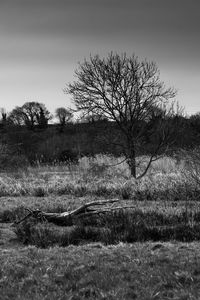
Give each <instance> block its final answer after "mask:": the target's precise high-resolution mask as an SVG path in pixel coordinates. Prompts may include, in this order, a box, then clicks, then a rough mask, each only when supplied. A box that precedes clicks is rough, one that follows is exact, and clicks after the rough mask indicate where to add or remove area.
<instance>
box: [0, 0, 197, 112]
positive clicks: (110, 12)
mask: <svg viewBox="0 0 200 300" xmlns="http://www.w3.org/2000/svg"><path fill="white" fill-rule="evenodd" d="M110 51H114V52H117V53H119V54H121V53H124V52H126V53H127V54H128V55H132V54H133V53H134V54H135V55H136V56H138V57H139V59H141V60H143V59H145V58H146V59H147V60H149V61H155V62H156V64H157V66H158V68H159V70H160V78H161V80H163V81H164V82H165V84H166V86H167V87H168V86H172V87H174V88H175V89H177V92H178V93H177V97H176V100H177V101H178V102H179V104H180V105H181V106H183V107H185V112H186V113H187V114H194V113H197V112H199V111H200V97H199V87H200V1H199V0H167V1H166V0H123V1H122V0H0V107H4V108H5V109H6V110H7V111H8V112H9V111H11V110H12V109H13V108H14V107H15V106H21V105H23V104H24V103H25V102H27V101H37V102H42V103H44V104H45V105H46V107H47V108H48V109H49V110H50V111H51V112H52V113H54V111H55V109H56V108H57V107H69V106H71V97H70V96H69V95H66V94H64V92H63V89H64V88H65V85H66V84H67V83H69V82H72V81H73V80H74V71H75V69H76V68H77V67H78V63H79V62H82V61H83V60H84V59H85V58H86V59H87V58H88V57H89V56H90V55H95V54H99V55H100V56H101V57H105V56H107V54H108V53H109V52H110Z"/></svg>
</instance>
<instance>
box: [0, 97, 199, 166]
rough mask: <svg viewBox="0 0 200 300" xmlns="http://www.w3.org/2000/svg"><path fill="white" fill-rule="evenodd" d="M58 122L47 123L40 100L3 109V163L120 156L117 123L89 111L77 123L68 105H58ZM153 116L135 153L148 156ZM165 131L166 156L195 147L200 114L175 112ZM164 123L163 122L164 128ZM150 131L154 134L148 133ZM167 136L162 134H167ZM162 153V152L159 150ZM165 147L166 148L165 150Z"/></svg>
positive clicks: (121, 140) (120, 146)
mask: <svg viewBox="0 0 200 300" xmlns="http://www.w3.org/2000/svg"><path fill="white" fill-rule="evenodd" d="M55 117H56V118H57V123H55V124H49V121H50V120H51V119H52V118H53V115H52V114H51V113H50V112H49V111H48V110H47V108H46V107H45V105H44V104H42V103H38V102H26V103H25V104H24V105H23V106H21V107H16V108H15V109H13V110H12V111H11V112H10V113H6V112H5V110H3V109H2V111H1V121H0V124H1V125H0V134H1V149H0V151H1V162H0V163H1V166H2V168H3V167H4V165H6V164H10V165H13V167H14V166H15V165H18V164H22V165H25V164H26V163H27V164H36V163H38V162H40V163H47V162H48V163H54V162H65V161H68V160H76V159H78V157H80V156H83V155H95V154H97V153H110V154H113V155H117V156H118V155H123V151H124V150H123V135H122V134H121V132H120V130H119V129H118V126H117V124H116V123H115V122H110V121H108V120H107V119H105V118H99V117H97V116H92V115H90V116H89V117H88V116H87V117H85V118H82V120H81V122H80V121H75V120H74V121H73V122H72V119H73V113H72V111H70V110H69V109H65V108H57V109H56V111H55ZM157 119H158V116H154V117H152V119H151V120H150V121H148V122H147V124H143V123H142V122H141V124H139V125H138V126H140V127H142V128H145V134H144V139H145V141H143V145H144V142H145V147H143V148H142V149H140V148H139V147H138V149H139V150H138V151H139V153H137V154H149V153H150V152H151V147H152V145H153V143H154V140H155V139H156V135H157V131H156V130H155V128H156V122H157ZM165 122H166V123H167V128H168V131H169V132H170V135H169V136H168V145H169V147H168V149H167V152H168V153H167V154H168V155H172V154H173V153H175V152H177V151H178V150H179V149H183V148H187V149H188V148H194V147H196V146H199V144H200V114H195V115H192V116H190V117H186V116H181V115H180V114H179V115H174V116H171V117H169V118H168V119H166V120H165ZM165 127H166V126H165ZM152 131H153V132H154V131H155V134H154V135H152ZM165 134H166V132H165ZM161 151H162V150H161ZM165 151H166V149H165Z"/></svg>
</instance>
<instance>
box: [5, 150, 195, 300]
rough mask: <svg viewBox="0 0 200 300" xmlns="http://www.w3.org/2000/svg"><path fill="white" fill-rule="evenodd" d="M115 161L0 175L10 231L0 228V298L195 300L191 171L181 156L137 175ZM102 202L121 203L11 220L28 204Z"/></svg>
mask: <svg viewBox="0 0 200 300" xmlns="http://www.w3.org/2000/svg"><path fill="white" fill-rule="evenodd" d="M146 159H147V157H140V158H139V159H138V161H137V163H138V169H139V172H140V171H142V168H143V164H144V162H145V160H146ZM121 161H123V158H115V157H113V156H109V155H97V156H95V157H93V158H92V157H83V158H81V159H80V160H79V162H78V163H77V164H74V163H70V164H69V163H68V164H58V163H55V164H54V165H42V164H39V163H38V165H37V166H36V167H27V168H24V169H21V170H16V172H13V171H12V172H5V173H1V174H0V197H1V198H0V201H1V207H0V222H1V223H0V224H4V226H7V229H8V232H11V231H12V232H14V233H15V238H14V239H13V236H12V239H13V242H12V240H11V241H9V242H7V240H5V233H4V234H3V231H2V232H1V228H0V251H1V254H0V260H1V271H0V287H1V291H2V293H1V295H0V299H73V300H75V299H199V297H200V286H199V276H200V254H199V240H200V201H199V200H200V186H199V181H198V180H197V177H194V176H193V175H194V174H192V173H191V169H190V168H189V167H188V164H187V161H185V160H184V159H178V160H177V159H176V158H175V157H174V158H173V157H163V158H162V159H160V160H158V161H155V162H154V163H153V164H152V166H151V167H150V169H149V172H148V174H147V175H146V176H145V177H143V178H141V179H140V180H135V179H133V178H131V176H130V172H129V169H128V166H127V164H126V162H123V163H121V164H120V162H121ZM197 175H198V174H197ZM106 199H107V200H108V199H117V200H118V201H117V203H116V204H115V205H116V206H120V207H122V209H120V210H117V211H113V212H112V213H109V214H103V215H101V216H98V217H97V216H96V217H93V218H84V219H81V220H77V222H75V223H74V224H73V226H71V227H64V226H56V225H53V224H51V223H47V222H45V220H36V219H34V218H29V219H28V220H26V221H24V222H22V223H20V224H19V225H18V226H12V225H11V224H12V222H14V221H17V220H19V219H20V218H22V217H23V216H24V215H26V214H27V212H26V210H25V209H26V208H29V209H33V210H34V209H39V210H42V211H45V212H64V211H70V210H72V209H74V208H77V207H79V206H80V205H81V204H83V203H87V202H90V201H94V200H106ZM125 206H131V208H129V209H125V208H124V209H123V207H125ZM6 224H7V225H6Z"/></svg>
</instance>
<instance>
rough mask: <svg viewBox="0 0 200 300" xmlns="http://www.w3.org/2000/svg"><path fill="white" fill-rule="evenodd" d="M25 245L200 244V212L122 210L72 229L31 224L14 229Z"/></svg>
mask: <svg viewBox="0 0 200 300" xmlns="http://www.w3.org/2000/svg"><path fill="white" fill-rule="evenodd" d="M15 232H16V234H17V236H18V239H19V240H20V241H22V242H23V243H24V244H32V245H36V246H37V247H42V248H46V247H49V246H54V245H59V246H69V245H70V244H74V245H78V244H85V243H91V242H101V243H103V244H106V245H108V244H117V243H119V242H128V243H132V242H145V241H169V240H178V241H187V242H189V241H194V240H200V212H199V211H195V210H192V209H191V210H190V211H188V212H187V213H186V212H185V210H180V209H179V210H177V211H176V212H174V213H172V212H170V211H167V210H166V211H161V210H160V211H159V212H158V211H157V210H152V209H151V210H150V209H149V210H147V209H143V210H142V209H134V210H128V211H126V210H121V211H118V212H117V211H116V212H113V213H109V214H105V215H102V216H101V217H98V218H97V217H94V218H92V219H91V218H89V219H87V218H85V219H83V220H77V221H75V222H74V226H71V227H58V226H56V225H53V224H50V223H46V222H45V221H43V222H38V221H37V220H28V221H25V222H23V223H22V224H20V225H18V226H17V227H16V229H15Z"/></svg>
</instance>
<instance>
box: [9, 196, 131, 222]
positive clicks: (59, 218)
mask: <svg viewBox="0 0 200 300" xmlns="http://www.w3.org/2000/svg"><path fill="white" fill-rule="evenodd" d="M118 201H119V200H108V201H93V202H88V203H85V204H83V205H81V206H80V207H78V208H77V209H74V210H72V211H67V212H63V213H47V212H44V211H41V210H38V209H37V210H31V209H28V208H25V209H26V210H27V211H28V212H29V213H28V215H26V216H25V217H24V218H22V219H21V220H19V221H15V222H14V223H13V225H14V226H15V225H18V224H20V223H22V222H23V221H25V220H26V219H28V218H30V217H33V218H36V219H40V220H44V221H47V222H51V223H54V224H56V225H60V226H72V225H74V222H75V221H76V220H77V219H80V218H84V217H91V216H93V215H99V214H105V213H109V212H111V211H114V210H122V209H127V208H133V206H113V205H112V206H106V205H107V204H114V203H116V202H118ZM100 206H105V207H103V208H99V207H100Z"/></svg>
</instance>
